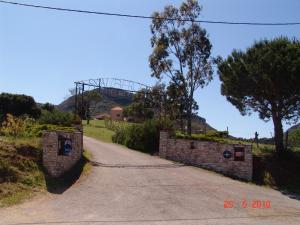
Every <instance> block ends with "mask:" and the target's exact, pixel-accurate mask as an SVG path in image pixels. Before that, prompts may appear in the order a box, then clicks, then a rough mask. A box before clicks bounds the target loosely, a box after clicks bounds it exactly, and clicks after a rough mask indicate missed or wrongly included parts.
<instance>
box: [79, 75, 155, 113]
mask: <svg viewBox="0 0 300 225" xmlns="http://www.w3.org/2000/svg"><path fill="white" fill-rule="evenodd" d="M74 83H75V113H76V114H77V115H79V107H80V102H81V103H83V101H84V92H85V91H87V90H86V88H87V87H88V88H92V89H93V90H95V89H98V91H99V93H105V94H108V95H114V96H121V94H120V93H122V95H123V96H124V95H127V96H129V95H131V94H134V93H136V92H138V91H140V90H143V89H144V90H150V89H151V87H150V86H147V85H145V84H141V83H138V82H134V81H130V80H125V79H119V78H98V79H89V80H82V81H76V82H74ZM118 90H119V91H118ZM81 107H82V111H83V104H81Z"/></svg>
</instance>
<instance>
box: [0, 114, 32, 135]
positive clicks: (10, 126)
mask: <svg viewBox="0 0 300 225" xmlns="http://www.w3.org/2000/svg"><path fill="white" fill-rule="evenodd" d="M31 124H32V120H31V119H29V118H18V117H14V116H13V115H11V114H7V116H6V120H5V121H4V122H3V123H2V126H1V130H0V131H1V133H2V134H4V135H6V136H12V137H15V138H16V137H21V136H24V135H25V132H26V128H27V126H29V125H31Z"/></svg>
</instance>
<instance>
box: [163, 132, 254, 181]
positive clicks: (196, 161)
mask: <svg viewBox="0 0 300 225" xmlns="http://www.w3.org/2000/svg"><path fill="white" fill-rule="evenodd" d="M159 156H160V157H163V158H166V159H171V160H174V161H177V162H182V163H185V164H188V165H194V166H199V167H203V168H207V169H211V170H214V171H217V172H220V173H223V174H226V175H229V176H232V177H238V178H242V179H245V180H252V169H253V168H252V167H253V166H252V146H251V145H240V144H225V143H219V142H208V141H197V140H187V139H173V138H170V137H169V134H168V133H167V132H160V143H159Z"/></svg>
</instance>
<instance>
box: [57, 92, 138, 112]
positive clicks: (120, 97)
mask: <svg viewBox="0 0 300 225" xmlns="http://www.w3.org/2000/svg"><path fill="white" fill-rule="evenodd" d="M100 93H101V98H102V100H101V101H100V102H99V103H98V104H97V106H96V110H95V111H94V112H93V115H92V116H94V115H97V114H99V113H107V112H110V109H111V108H112V107H114V106H121V107H125V106H128V105H130V104H131V103H132V98H133V94H132V93H130V92H127V91H124V90H120V89H116V88H102V89H101V91H100ZM79 97H80V96H79ZM57 109H59V110H61V111H64V112H72V111H74V109H75V96H71V97H69V98H68V99H66V100H65V101H63V102H62V103H60V104H59V105H58V106H57Z"/></svg>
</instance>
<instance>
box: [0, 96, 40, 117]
mask: <svg viewBox="0 0 300 225" xmlns="http://www.w3.org/2000/svg"><path fill="white" fill-rule="evenodd" d="M8 113H10V114H12V115H14V116H23V115H28V116H30V117H33V118H38V117H39V116H40V115H41V110H40V109H39V108H38V106H37V104H36V102H35V101H34V99H33V98H32V97H31V96H27V95H19V94H9V93H2V94H0V116H1V118H0V119H4V117H5V116H6V115H7V114H8Z"/></svg>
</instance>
